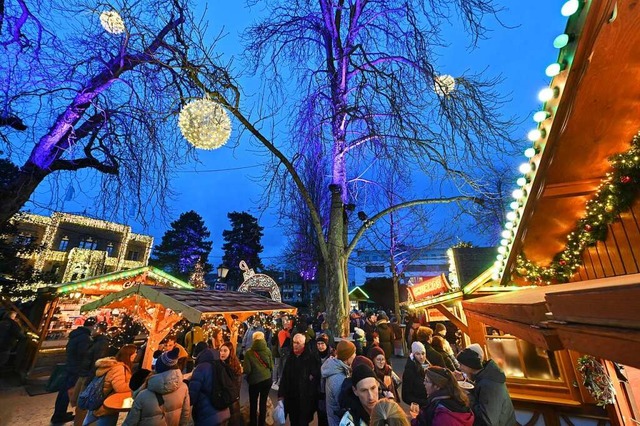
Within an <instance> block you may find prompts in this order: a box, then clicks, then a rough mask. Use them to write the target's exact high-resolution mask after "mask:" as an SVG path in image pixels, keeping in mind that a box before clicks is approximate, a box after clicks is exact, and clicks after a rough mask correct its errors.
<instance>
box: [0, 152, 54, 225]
mask: <svg viewBox="0 0 640 426" xmlns="http://www.w3.org/2000/svg"><path fill="white" fill-rule="evenodd" d="M48 174H49V172H48V171H46V170H42V169H40V168H39V167H37V166H35V165H33V164H31V163H27V164H26V165H25V166H24V167H23V168H22V169H21V170H20V172H19V173H18V175H17V176H16V177H15V179H13V180H12V181H11V182H10V183H8V184H7V185H6V186H3V187H0V200H2V202H1V203H0V224H3V223H6V222H7V221H8V220H9V219H11V217H12V216H13V215H14V214H16V213H18V212H19V211H20V209H21V208H22V206H24V204H25V203H26V202H27V201H29V198H31V194H33V191H35V190H36V188H37V187H38V185H40V183H41V182H42V181H43V180H44V178H45V177H46V176H47V175H48Z"/></svg>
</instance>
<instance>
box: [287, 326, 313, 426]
mask: <svg viewBox="0 0 640 426" xmlns="http://www.w3.org/2000/svg"><path fill="white" fill-rule="evenodd" d="M292 344H293V345H292V346H293V352H292V353H291V355H289V357H288V358H287V361H286V362H285V364H284V369H283V371H282V377H281V378H280V387H279V389H278V399H279V400H284V410H285V413H287V415H288V416H289V421H290V423H291V426H303V425H308V424H309V423H310V422H311V421H312V420H313V415H314V413H315V411H316V409H317V407H318V386H319V384H320V361H319V359H318V357H316V356H315V354H314V353H313V352H312V351H311V350H310V349H309V348H307V347H306V336H305V335H304V334H302V333H297V334H296V335H294V336H293V339H292Z"/></svg>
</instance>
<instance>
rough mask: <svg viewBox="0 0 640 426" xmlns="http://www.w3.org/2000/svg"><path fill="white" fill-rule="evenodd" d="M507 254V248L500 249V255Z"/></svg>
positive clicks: (501, 247)
mask: <svg viewBox="0 0 640 426" xmlns="http://www.w3.org/2000/svg"><path fill="white" fill-rule="evenodd" d="M506 252H507V248H506V247H505V246H500V247H498V253H501V254H505V253H506Z"/></svg>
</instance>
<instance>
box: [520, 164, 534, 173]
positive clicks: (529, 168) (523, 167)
mask: <svg viewBox="0 0 640 426" xmlns="http://www.w3.org/2000/svg"><path fill="white" fill-rule="evenodd" d="M532 170H533V166H531V163H522V164H520V167H518V171H519V172H520V173H522V174H523V175H526V174H527V173H531V171H532Z"/></svg>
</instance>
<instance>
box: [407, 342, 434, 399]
mask: <svg viewBox="0 0 640 426" xmlns="http://www.w3.org/2000/svg"><path fill="white" fill-rule="evenodd" d="M426 352H427V351H426V349H425V347H424V345H423V344H422V343H420V342H413V343H412V344H411V355H409V359H407V363H406V364H405V366H404V373H403V374H402V400H403V401H404V402H405V403H407V404H409V405H411V404H418V405H419V406H420V407H424V406H426V405H427V392H426V391H425V389H424V384H423V381H424V375H425V372H424V371H425V370H426V369H427V367H429V364H428V363H427V353H426Z"/></svg>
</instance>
